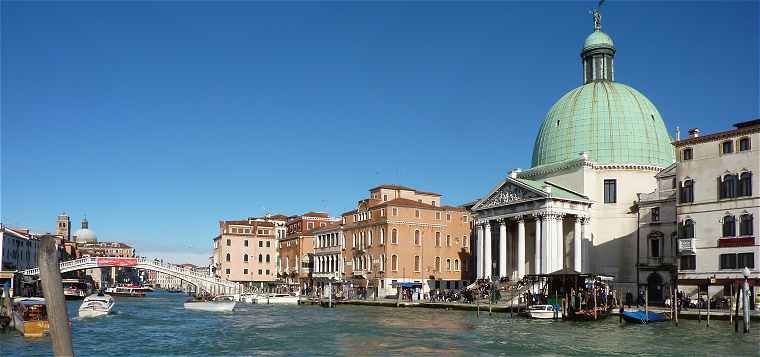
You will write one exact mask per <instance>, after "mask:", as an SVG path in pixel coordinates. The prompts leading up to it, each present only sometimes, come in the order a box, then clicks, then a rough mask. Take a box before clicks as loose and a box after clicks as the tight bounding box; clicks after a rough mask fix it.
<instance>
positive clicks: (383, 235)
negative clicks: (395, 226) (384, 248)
mask: <svg viewBox="0 0 760 357" xmlns="http://www.w3.org/2000/svg"><path fill="white" fill-rule="evenodd" d="M380 244H385V228H381V229H380Z"/></svg>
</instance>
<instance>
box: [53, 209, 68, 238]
mask: <svg viewBox="0 0 760 357" xmlns="http://www.w3.org/2000/svg"><path fill="white" fill-rule="evenodd" d="M55 234H56V235H58V236H61V237H63V240H65V241H69V240H71V218H70V217H69V216H68V215H67V214H66V212H61V214H59V215H58V221H57V223H56V226H55Z"/></svg>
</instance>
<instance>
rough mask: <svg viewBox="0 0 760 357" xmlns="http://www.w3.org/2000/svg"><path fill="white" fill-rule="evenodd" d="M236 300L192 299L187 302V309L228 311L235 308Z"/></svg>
mask: <svg viewBox="0 0 760 357" xmlns="http://www.w3.org/2000/svg"><path fill="white" fill-rule="evenodd" d="M236 304H237V303H236V302H235V301H191V302H186V303H185V309H187V310H195V311H211V312H226V311H232V310H233V309H235V305H236Z"/></svg>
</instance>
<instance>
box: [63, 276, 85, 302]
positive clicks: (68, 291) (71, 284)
mask: <svg viewBox="0 0 760 357" xmlns="http://www.w3.org/2000/svg"><path fill="white" fill-rule="evenodd" d="M61 282H62V283H63V296H64V297H65V298H66V300H81V299H84V298H85V297H86V296H87V295H88V294H89V292H90V286H89V284H87V283H85V282H83V281H81V280H79V279H63V280H62V281H61Z"/></svg>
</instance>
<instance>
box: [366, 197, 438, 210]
mask: <svg viewBox="0 0 760 357" xmlns="http://www.w3.org/2000/svg"><path fill="white" fill-rule="evenodd" d="M384 206H399V207H412V208H423V209H431V210H435V211H443V210H444V209H443V208H441V207H439V206H433V205H429V204H427V203H422V202H417V201H415V200H410V199H408V198H396V199H393V200H390V201H387V202H383V203H381V204H378V205H375V206H372V207H384Z"/></svg>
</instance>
